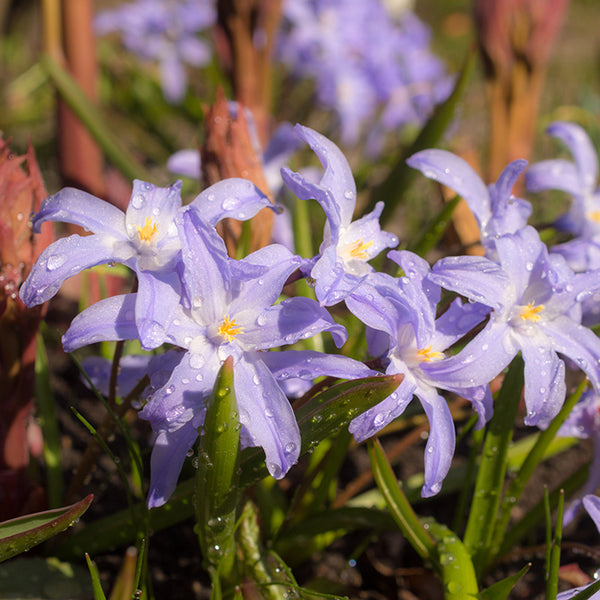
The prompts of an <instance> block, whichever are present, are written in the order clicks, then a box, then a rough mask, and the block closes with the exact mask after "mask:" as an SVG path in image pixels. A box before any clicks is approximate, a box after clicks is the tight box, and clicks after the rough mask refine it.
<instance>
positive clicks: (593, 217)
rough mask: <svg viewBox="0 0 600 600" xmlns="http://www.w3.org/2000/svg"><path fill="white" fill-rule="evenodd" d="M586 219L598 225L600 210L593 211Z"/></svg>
mask: <svg viewBox="0 0 600 600" xmlns="http://www.w3.org/2000/svg"><path fill="white" fill-rule="evenodd" d="M588 218H589V219H590V220H592V221H596V223H600V210H593V211H591V212H589V213H588Z"/></svg>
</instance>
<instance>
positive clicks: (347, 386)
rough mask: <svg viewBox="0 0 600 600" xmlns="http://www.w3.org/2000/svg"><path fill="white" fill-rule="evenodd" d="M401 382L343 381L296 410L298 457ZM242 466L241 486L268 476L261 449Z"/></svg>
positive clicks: (395, 378)
mask: <svg viewBox="0 0 600 600" xmlns="http://www.w3.org/2000/svg"><path fill="white" fill-rule="evenodd" d="M403 379H404V375H383V376H375V377H365V378H364V379H354V380H352V381H344V382H342V383H339V384H337V385H333V386H331V387H330V388H328V389H326V390H325V391H323V392H321V393H319V394H317V395H316V396H314V397H313V398H311V399H310V400H309V401H308V402H307V403H306V404H305V405H304V406H302V407H300V408H299V409H298V410H297V411H296V419H297V420H298V427H299V428H300V435H301V436H302V448H301V451H300V454H301V455H302V454H305V453H306V452H310V451H311V450H312V448H314V447H315V446H316V445H317V444H318V443H319V442H321V441H322V440H324V439H325V438H327V437H329V436H330V435H333V434H335V433H337V432H338V431H340V429H341V428H342V427H345V426H347V425H348V423H350V421H351V420H352V419H354V417H356V416H357V415H359V414H361V413H363V412H364V411H366V410H368V409H369V408H371V407H373V406H375V405H376V404H378V403H379V402H381V401H382V400H384V399H385V398H387V397H388V396H389V395H390V394H391V393H392V392H393V391H394V390H395V389H396V388H397V387H398V386H399V385H400V383H401V382H402V380H403ZM242 466H243V468H242V475H241V477H240V485H241V486H242V487H248V486H250V485H252V484H253V483H255V482H256V481H259V480H261V479H262V478H263V477H266V476H267V475H268V473H267V469H266V467H265V464H264V454H263V452H262V450H260V449H255V448H251V449H248V450H245V451H244V452H243V453H242Z"/></svg>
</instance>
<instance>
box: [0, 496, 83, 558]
mask: <svg viewBox="0 0 600 600" xmlns="http://www.w3.org/2000/svg"><path fill="white" fill-rule="evenodd" d="M93 497H94V496H93V495H92V494H90V495H89V496H87V497H86V498H84V499H83V500H80V501H79V502H76V503H75V504H72V505H71V506H66V507H64V508H56V509H53V510H47V511H44V512H39V513H34V514H31V515H25V516H24V517H17V518H16V519H11V520H10V521H4V522H3V523H0V562H2V561H4V560H7V559H8V558H11V557H13V556H16V555H17V554H20V553H21V552H25V551H26V550H29V549H30V548H33V547H34V546H37V545H38V544H41V543H42V542H44V541H46V540H47V539H49V538H51V537H52V536H54V535H56V534H57V533H60V532H61V531H64V530H65V529H67V527H70V526H71V525H73V524H74V523H75V521H76V520H77V519H79V517H81V515H82V514H83V513H84V512H85V511H86V510H87V508H88V506H89V505H90V504H91V503H92V499H93Z"/></svg>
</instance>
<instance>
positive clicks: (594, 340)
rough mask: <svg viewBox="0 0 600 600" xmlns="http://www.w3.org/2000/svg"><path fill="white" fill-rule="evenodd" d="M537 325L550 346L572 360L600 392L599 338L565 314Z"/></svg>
mask: <svg viewBox="0 0 600 600" xmlns="http://www.w3.org/2000/svg"><path fill="white" fill-rule="evenodd" d="M539 325H540V328H541V329H542V330H543V331H544V333H546V335H547V337H548V339H549V343H550V344H551V345H552V348H554V350H556V352H559V353H560V354H563V355H564V356H566V357H568V358H570V359H571V360H572V361H574V362H575V364H576V365H577V366H578V367H579V368H580V369H581V370H582V371H583V372H584V373H585V374H586V375H587V376H588V377H589V379H590V381H591V382H592V385H593V386H594V388H595V390H596V392H597V393H598V392H600V338H599V337H598V336H597V335H596V334H595V333H594V332H593V331H591V329H588V328H587V327H584V326H583V325H579V324H578V323H576V322H575V321H573V320H572V319H569V317H566V316H562V317H557V318H556V319H552V320H551V321H542V322H541V323H540V324H539Z"/></svg>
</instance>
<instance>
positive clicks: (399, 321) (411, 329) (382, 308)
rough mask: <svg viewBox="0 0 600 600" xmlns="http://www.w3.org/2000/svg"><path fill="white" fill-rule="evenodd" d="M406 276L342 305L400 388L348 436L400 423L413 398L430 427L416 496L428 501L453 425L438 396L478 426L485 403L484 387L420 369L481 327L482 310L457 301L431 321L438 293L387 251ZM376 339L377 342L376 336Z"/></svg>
mask: <svg viewBox="0 0 600 600" xmlns="http://www.w3.org/2000/svg"><path fill="white" fill-rule="evenodd" d="M388 256H389V257H390V258H391V259H392V260H394V261H395V262H397V263H398V264H399V265H400V266H401V267H402V269H403V271H404V273H405V275H404V276H403V277H401V278H400V279H394V278H392V277H389V276H387V275H384V274H378V275H377V276H373V277H372V278H370V279H369V281H368V283H366V284H364V285H362V286H361V287H360V288H359V289H358V290H357V292H356V293H354V294H352V295H350V296H349V297H348V298H346V305H347V306H348V308H349V309H350V310H351V311H352V313H354V315H355V316H357V317H358V318H359V319H360V320H361V321H363V322H364V323H366V324H367V326H368V327H369V328H371V330H376V332H378V333H377V334H376V335H373V333H372V331H371V333H370V335H369V337H368V338H367V339H368V341H369V349H370V352H371V353H372V354H376V355H379V354H383V356H382V358H383V360H384V362H385V363H386V364H387V367H386V374H395V373H402V374H403V375H404V380H403V381H402V383H401V384H400V385H399V387H398V388H397V389H396V391H395V392H394V393H393V394H391V395H390V396H388V397H387V398H386V399H385V400H383V401H382V402H380V403H379V404H377V405H376V406H374V407H373V408H371V409H369V410H367V411H365V412H364V413H362V414H361V415H359V416H358V417H356V418H355V419H353V421H352V422H351V423H350V427H349V429H350V432H351V433H352V434H353V435H354V437H355V439H356V441H357V442H361V441H363V440H365V439H367V438H369V437H371V436H373V435H375V434H376V433H377V432H379V431H380V430H381V429H382V428H383V427H385V426H386V425H387V424H388V423H390V422H391V421H392V420H394V419H395V418H397V417H399V416H400V415H401V414H402V413H403V412H404V410H405V409H406V407H407V406H408V404H409V403H410V402H411V400H412V398H413V396H416V397H417V398H418V399H419V401H420V403H421V405H422V406H423V409H424V411H425V414H426V415H427V418H428V420H429V424H430V434H429V438H428V440H427V447H426V450H425V485H424V486H423V490H422V492H421V493H422V495H423V496H424V497H429V496H433V495H434V494H437V493H438V492H439V491H440V488H441V485H442V481H443V479H444V477H445V476H446V474H447V473H448V470H449V468H450V463H451V461H452V456H453V455H454V445H455V433H454V422H453V420H452V416H451V414H450V410H449V408H448V404H447V402H446V400H445V399H444V398H443V397H442V396H441V395H440V394H439V392H438V389H437V388H441V389H445V390H449V391H452V392H455V393H457V394H459V395H460V396H463V397H465V398H467V399H469V400H470V401H471V402H472V403H473V406H474V408H475V409H476V411H477V413H478V415H479V422H478V426H483V425H484V424H485V423H486V421H488V420H489V418H490V417H491V414H492V396H491V393H490V390H489V387H488V386H487V385H479V386H472V385H456V384H455V383H454V382H452V381H450V382H449V381H447V380H446V379H445V378H444V376H443V374H442V375H441V376H439V377H438V376H437V375H435V374H434V375H430V374H429V373H428V372H427V371H425V370H424V369H423V368H422V366H423V365H424V364H429V363H436V362H438V361H440V360H442V359H443V358H444V356H445V355H444V351H445V350H446V349H447V348H448V347H449V346H451V345H452V344H454V343H455V342H456V341H458V340H459V339H460V338H461V337H462V336H464V335H465V334H466V333H467V332H468V331H470V330H471V329H472V328H473V327H474V326H475V325H477V324H478V323H480V322H481V321H482V320H483V319H484V318H485V316H486V314H487V313H488V312H489V309H488V308H487V307H485V306H482V305H480V304H470V303H468V304H463V303H462V302H461V301H460V300H458V299H457V300H456V301H455V302H453V303H452V304H451V306H450V307H449V308H448V310H447V311H446V312H445V313H444V314H442V315H441V316H440V317H439V318H437V319H436V310H437V304H438V301H439V299H440V294H441V290H440V287H439V286H438V285H436V284H434V283H432V282H431V281H429V279H428V276H429V272H430V269H429V265H428V264H427V262H426V261H425V260H423V259H422V258H420V257H419V256H417V255H415V254H413V253H412V252H408V251H402V252H397V251H392V252H390V253H389V254H388ZM381 334H383V336H382V335H381Z"/></svg>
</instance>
